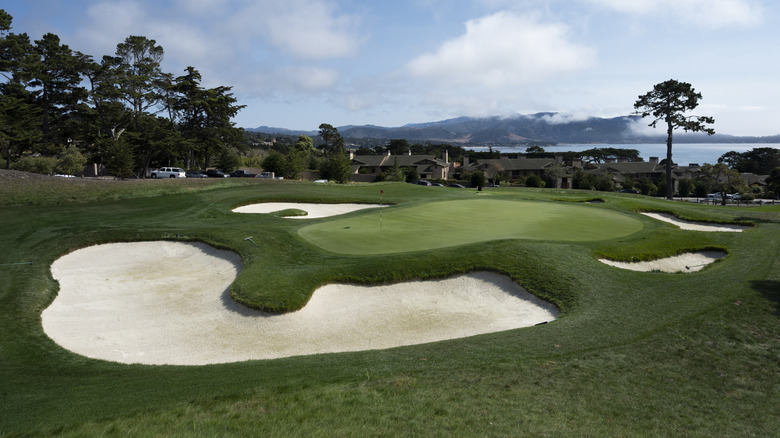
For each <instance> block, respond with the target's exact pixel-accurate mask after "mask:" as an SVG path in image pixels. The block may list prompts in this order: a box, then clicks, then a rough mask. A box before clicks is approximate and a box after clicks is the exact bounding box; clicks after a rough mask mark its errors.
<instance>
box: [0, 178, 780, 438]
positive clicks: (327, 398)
mask: <svg viewBox="0 0 780 438" xmlns="http://www.w3.org/2000/svg"><path fill="white" fill-rule="evenodd" d="M181 182H185V181H184V180H182V181H181ZM171 183H173V184H171ZM221 183H222V182H220V184H221ZM44 184H48V183H44ZM57 184H59V182H57ZM90 184H91V183H90ZM108 184H113V182H109V183H108ZM118 184H120V185H121V184H122V183H121V182H120V183H118ZM175 184H176V182H174V181H154V182H149V181H147V182H143V183H139V185H138V188H137V189H127V188H125V187H130V186H123V189H122V190H127V191H126V192H124V193H123V194H122V195H121V196H122V198H123V199H121V200H116V196H115V195H114V194H107V193H106V192H103V191H104V190H108V191H109V192H111V191H112V190H114V189H112V188H108V189H106V188H103V187H99V188H96V187H95V186H85V187H82V188H80V189H79V190H78V191H76V192H75V193H76V194H75V198H76V200H78V202H77V201H75V200H74V201H73V202H70V201H68V202H64V203H63V202H60V200H58V199H56V197H53V196H52V195H41V194H38V193H36V191H35V190H34V187H27V189H28V195H24V196H21V197H16V198H14V199H13V200H9V198H7V197H6V195H5V194H4V195H2V197H0V206H2V207H3V208H0V223H1V224H2V228H0V248H2V251H0V264H10V263H14V262H28V261H33V264H32V265H29V264H26V265H13V266H2V267H0V327H2V330H1V331H0V401H1V402H2V403H0V435H9V436H16V435H37V436H40V435H44V436H45V435H62V436H90V435H100V436H102V435H122V436H125V435H134V436H149V435H180V436H181V435H219V436H245V435H248V434H251V435H275V436H333V435H337V436H366V435H369V436H387V435H417V436H420V435H425V436H453V435H455V436H475V435H477V436H478V435H491V436H517V435H531V436H553V435H555V436H559V435H563V436H582V435H590V436H605V435H609V436H614V435H620V436H680V435H683V436H777V435H779V434H780V417H779V415H780V414H779V413H778V410H777V399H778V398H779V397H778V396H779V395H780V394H778V390H779V389H780V387H779V386H778V383H777V382H780V366H779V365H780V260H779V259H778V255H779V254H778V251H779V250H780V241H779V240H780V209H778V208H777V207H774V208H773V207H760V208H754V207H751V208H739V207H719V206H697V205H685V204H679V203H672V202H667V201H661V200H654V199H649V198H644V197H637V196H632V197H625V196H620V195H611V194H603V195H602V196H601V198H603V200H604V202H603V203H600V204H598V205H592V206H588V207H587V208H595V209H605V210H608V211H612V212H616V213H619V214H623V215H633V214H635V213H633V212H636V211H645V210H650V209H660V210H666V211H671V212H673V213H675V214H677V215H679V216H680V217H685V218H692V219H710V220H713V221H724V222H729V221H749V222H752V223H754V224H755V225H756V226H755V227H753V228H752V229H750V230H747V231H745V232H743V233H700V232H684V231H681V230H676V229H673V228H672V227H666V226H662V225H661V224H657V223H656V221H652V220H650V219H649V218H648V219H644V218H642V217H641V216H640V215H638V214H636V215H635V216H636V219H637V220H639V221H641V222H642V223H643V224H644V227H643V228H642V229H641V230H639V231H638V232H636V233H633V234H631V235H627V236H623V237H618V238H613V239H607V240H597V241H588V242H570V241H568V242H557V241H553V240H534V241H528V240H500V241H489V242H475V243H471V244H468V245H460V246H456V247H451V248H440V249H433V250H430V251H418V252H416V253H413V254H386V255H374V256H350V255H339V254H334V253H330V252H326V251H323V250H321V249H319V248H316V247H314V246H312V245H310V244H309V243H307V242H306V241H305V240H304V239H302V238H301V237H299V235H298V230H299V229H300V228H301V227H304V226H306V224H305V223H302V222H301V221H292V220H289V219H284V218H281V217H277V216H274V215H246V214H233V213H230V210H231V209H232V208H233V207H235V206H238V205H244V204H248V203H252V202H259V201H272V200H273V201H292V202H375V201H376V200H377V197H378V194H379V190H380V189H383V190H384V192H385V202H390V203H393V204H396V205H398V206H404V205H416V204H422V203H424V202H429V201H446V200H462V199H467V197H473V196H474V195H475V194H474V193H473V192H472V191H459V190H449V189H442V190H436V189H435V188H430V187H417V186H411V185H408V184H390V183H388V184H381V185H354V186H346V187H342V186H332V185H318V184H307V183H283V184H279V183H265V182H260V183H257V182H255V181H252V182H251V183H249V184H247V185H241V186H233V187H219V188H212V187H208V188H206V187H202V188H198V189H196V190H189V189H187V190H183V191H179V189H180V188H179V187H178V186H176V185H175ZM0 187H3V188H0V190H5V188H4V184H3V185H0ZM172 187H174V188H175V189H174V190H172V191H171V188H172ZM42 190H44V191H48V190H51V188H50V187H49V186H48V185H47V186H45V187H44V189H42ZM136 190H137V191H136ZM155 192H156V193H157V194H154V193H155ZM486 192H487V193H485V192H483V193H485V196H491V197H494V198H496V199H506V200H515V201H519V200H524V201H544V202H549V201H552V200H556V201H557V200H561V201H563V200H565V201H576V200H581V199H592V198H593V194H592V193H591V192H578V191H560V190H525V189H517V190H515V189H511V190H510V189H501V190H496V191H489V190H488V191H486ZM3 193H7V192H3ZM600 195H601V194H600ZM105 198H108V199H105ZM49 200H51V202H49ZM11 205H13V206H14V207H12V208H8V207H9V206H11ZM355 217H357V216H355ZM321 221H322V223H325V222H326V221H327V220H325V219H323V220H321ZM247 236H254V240H255V241H256V242H257V243H258V244H259V245H260V246H259V247H255V246H254V245H252V244H251V243H250V242H247V241H245V240H244V238H245V237H247ZM177 238H178V239H186V240H198V241H204V242H207V243H209V244H212V245H215V246H218V247H221V248H226V249H231V250H233V251H236V252H237V253H239V254H240V255H241V256H242V258H243V260H244V269H243V270H242V273H241V275H240V277H239V278H238V279H237V281H236V283H235V284H234V286H233V293H234V295H235V296H236V297H237V298H239V299H242V300H246V301H247V302H250V303H253V304H254V305H255V306H257V307H267V308H269V309H272V310H276V311H287V310H292V309H295V308H297V307H300V306H302V305H304V304H305V302H306V300H307V299H308V296H309V295H310V293H311V291H313V290H314V289H315V288H316V287H317V286H318V285H320V284H325V283H329V282H332V281H350V282H355V283H363V284H372V283H383V282H394V281H402V280H409V279H415V278H437V277H445V276H449V275H453V274H457V273H462V272H469V271H473V270H482V269H485V270H491V271H496V272H502V273H506V274H507V275H510V276H511V277H512V278H513V279H515V281H517V282H519V283H521V284H522V285H524V286H526V287H527V288H528V289H529V290H530V291H532V292H533V293H536V294H537V295H539V296H541V297H543V298H546V299H548V300H550V301H553V302H555V303H556V304H557V305H559V306H560V307H561V309H562V311H563V314H562V317H561V318H560V319H559V320H558V321H555V322H553V323H550V324H546V325H543V326H538V327H532V328H527V329H519V330H511V331H507V332H502V333H493V334H487V335H481V336H475V337H471V338H466V339H458V340H451V341H445V342H439V343H433V344H425V345H416V346H409V347H401V348H396V349H389V350H381V351H365V352H355V353H343V354H328V355H316V356H303V357H294V358H287V359H279V360H269V361H250V362H244V363H235V364H222V365H213V366H202V367H174V366H140V365H121V364H114V363H108V362H103V361H98V360H90V359H86V358H83V357H80V356H78V355H75V354H73V353H70V352H68V351H66V350H64V349H62V348H60V347H58V346H57V345H55V344H54V343H53V342H52V341H51V340H49V339H48V338H47V337H46V336H45V335H44V333H43V331H42V329H41V325H40V312H41V310H42V309H43V308H45V306H46V305H48V303H50V302H51V300H52V299H53V297H54V296H55V294H56V291H57V285H56V283H55V282H54V281H53V280H52V278H51V276H50V273H49V265H50V264H51V262H52V261H53V260H55V259H56V258H57V257H59V256H60V255H63V254H65V253H68V252H70V251H72V250H74V249H77V248H80V247H83V246H87V245H91V244H96V243H104V242H116V241H137V240H157V239H177ZM708 247H716V248H725V249H727V251H728V253H729V255H728V257H726V258H725V259H723V260H722V261H721V262H719V263H715V264H713V265H711V266H709V267H707V268H705V269H704V270H702V271H700V272H697V273H693V274H686V275H681V274H680V275H678V274H661V273H637V272H632V271H624V270H620V269H617V268H612V267H608V266H605V265H603V264H601V263H600V262H598V261H597V260H596V259H595V255H596V254H601V255H606V256H609V257H610V258H617V259H631V257H639V256H648V257H650V256H656V258H657V256H661V255H668V254H673V253H676V252H678V251H680V250H681V249H699V248H708ZM192 286H193V287H197V285H192ZM302 342H305V340H302Z"/></svg>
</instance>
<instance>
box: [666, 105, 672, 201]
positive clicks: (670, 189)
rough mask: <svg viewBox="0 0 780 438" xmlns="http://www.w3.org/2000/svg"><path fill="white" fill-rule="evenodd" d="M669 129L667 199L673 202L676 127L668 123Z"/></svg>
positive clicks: (667, 143)
mask: <svg viewBox="0 0 780 438" xmlns="http://www.w3.org/2000/svg"><path fill="white" fill-rule="evenodd" d="M666 123H667V125H668V129H667V131H666V133H667V136H666V199H668V200H672V194H673V193H674V182H673V181H672V132H673V131H674V127H673V126H672V121H671V120H667V121H666Z"/></svg>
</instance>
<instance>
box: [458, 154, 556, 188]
mask: <svg viewBox="0 0 780 438" xmlns="http://www.w3.org/2000/svg"><path fill="white" fill-rule="evenodd" d="M562 161H563V160H562V156H560V155H559V156H556V158H525V156H523V155H521V156H520V158H507V157H500V158H489V159H480V160H477V161H475V162H474V163H469V162H468V159H467V160H466V162H465V163H464V164H463V167H462V168H461V171H462V172H474V171H477V170H481V171H482V172H484V173H485V176H486V177H487V178H488V180H495V178H496V176H498V175H499V174H500V175H503V177H504V178H505V179H508V180H510V181H512V180H516V179H520V178H528V177H529V176H531V175H536V176H538V177H539V178H542V179H545V172H546V171H547V170H548V168H549V167H550V166H552V165H554V164H556V163H557V164H559V165H561V166H562V167H563V168H564V171H565V174H564V175H563V176H562V177H561V178H560V180H559V181H558V183H557V184H556V185H557V186H559V187H560V188H569V187H571V175H572V170H571V169H570V168H567V167H565V166H563V163H562Z"/></svg>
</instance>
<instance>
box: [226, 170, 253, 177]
mask: <svg viewBox="0 0 780 438" xmlns="http://www.w3.org/2000/svg"><path fill="white" fill-rule="evenodd" d="M230 177H231V178H254V177H255V174H254V173H252V172H250V171H248V170H236V171H234V172H230Z"/></svg>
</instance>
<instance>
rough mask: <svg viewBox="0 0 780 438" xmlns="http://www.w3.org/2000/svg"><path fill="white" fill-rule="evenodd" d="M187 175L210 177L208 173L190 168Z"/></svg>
mask: <svg viewBox="0 0 780 438" xmlns="http://www.w3.org/2000/svg"><path fill="white" fill-rule="evenodd" d="M186 175H187V178H208V175H206V174H205V173H203V172H202V171H200V170H188V171H187V173H186Z"/></svg>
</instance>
